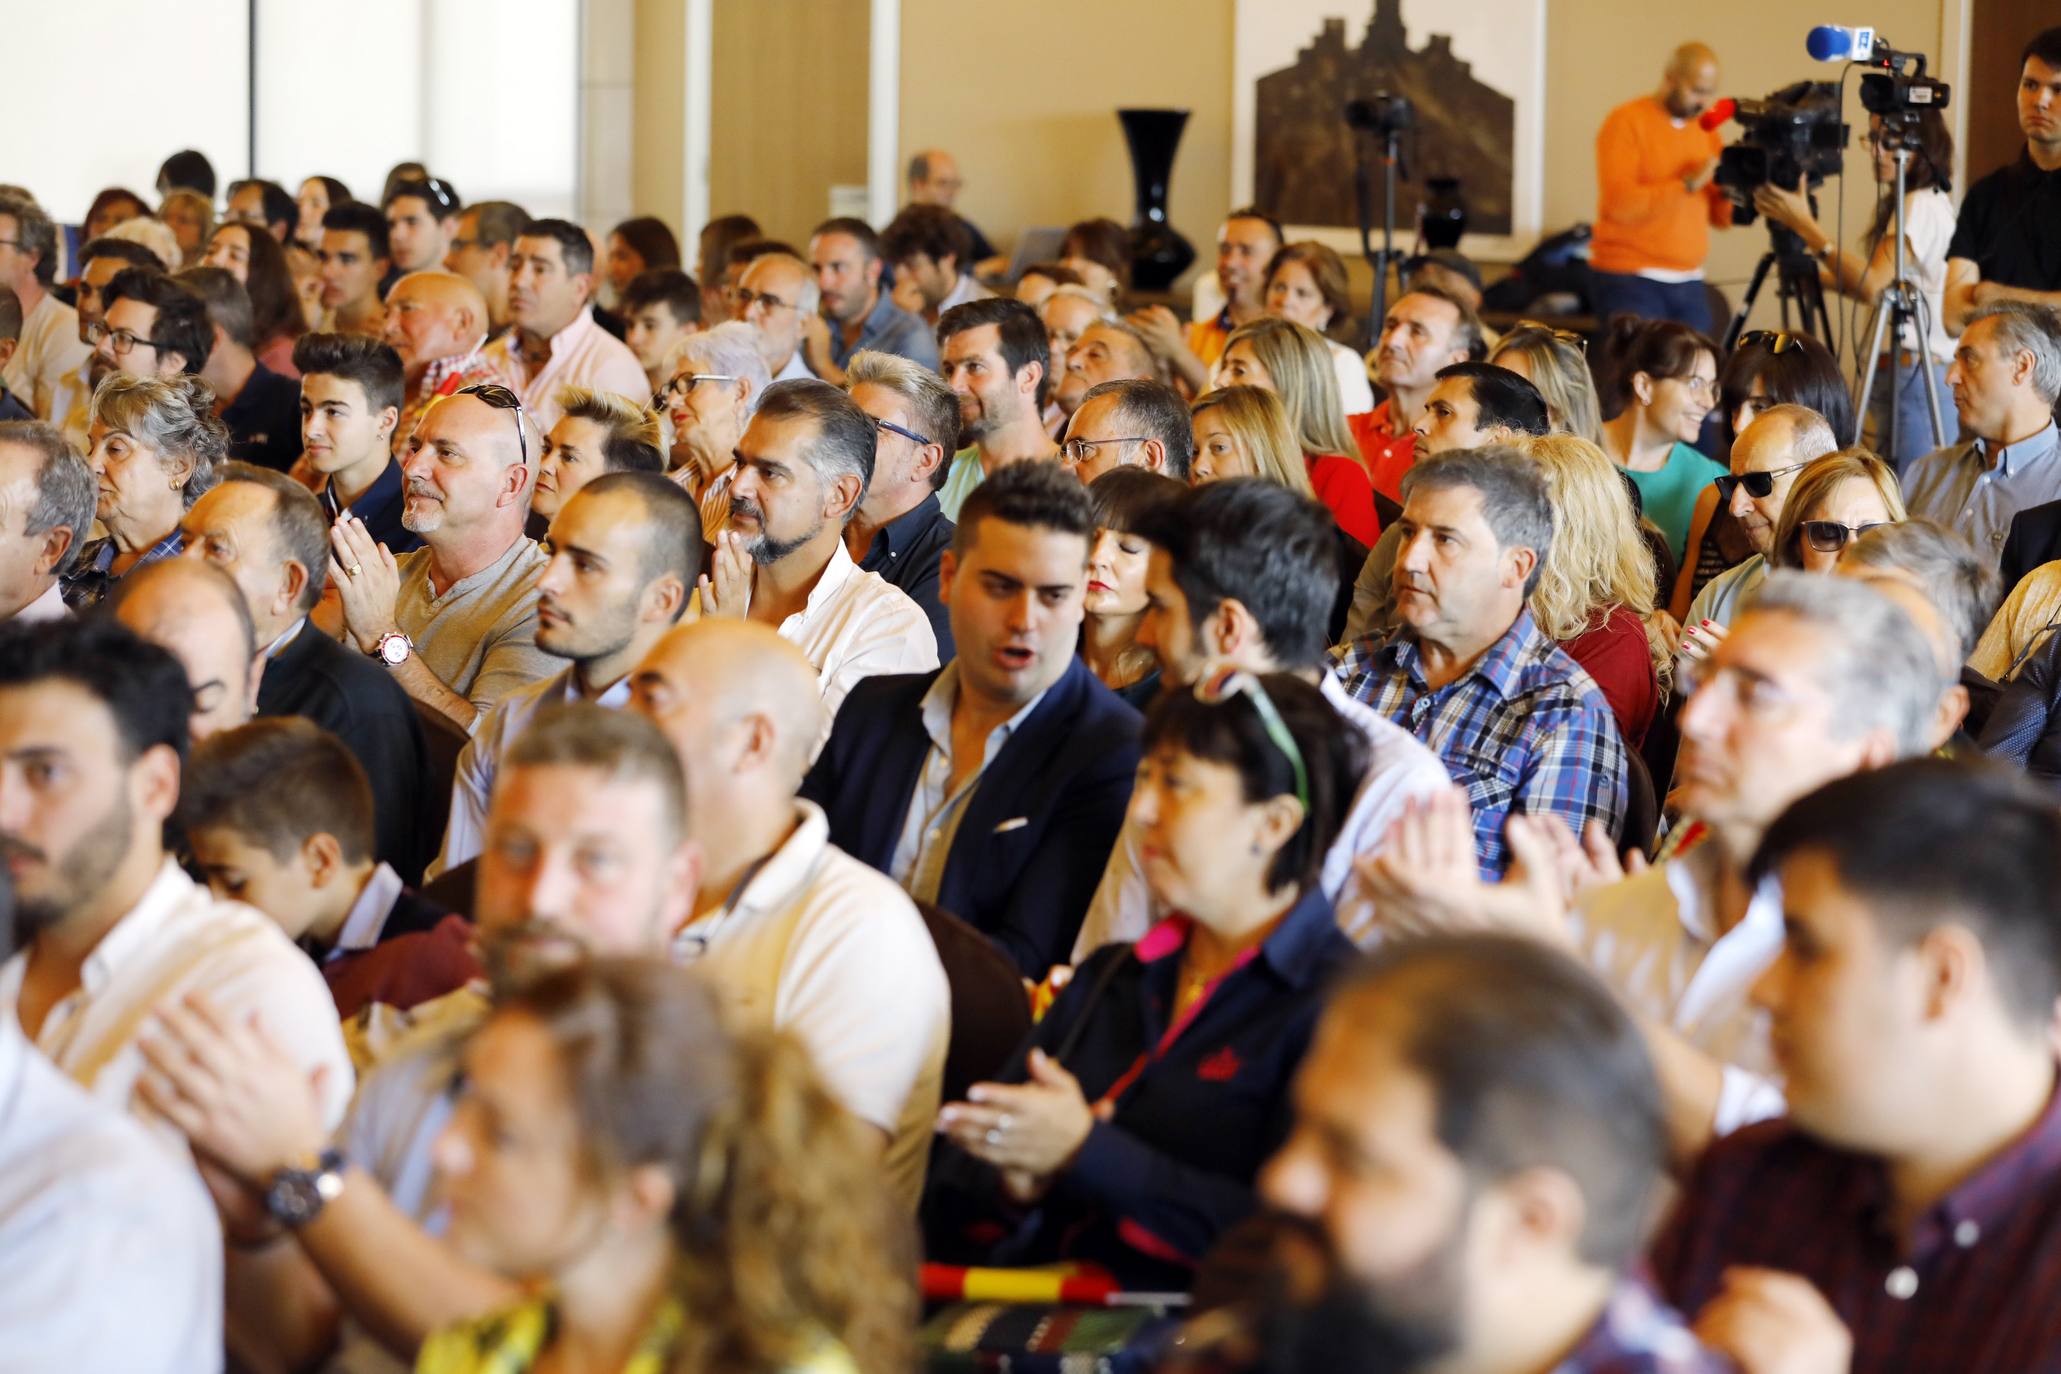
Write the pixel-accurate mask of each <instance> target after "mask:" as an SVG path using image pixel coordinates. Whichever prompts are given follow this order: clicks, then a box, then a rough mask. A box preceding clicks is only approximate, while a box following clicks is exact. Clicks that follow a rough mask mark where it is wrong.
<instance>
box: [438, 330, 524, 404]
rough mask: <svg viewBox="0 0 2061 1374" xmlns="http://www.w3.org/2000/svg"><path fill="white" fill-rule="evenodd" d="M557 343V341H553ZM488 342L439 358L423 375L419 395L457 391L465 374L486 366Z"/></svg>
mask: <svg viewBox="0 0 2061 1374" xmlns="http://www.w3.org/2000/svg"><path fill="white" fill-rule="evenodd" d="M552 342H553V343H556V342H557V340H555V339H554V340H553V341H552ZM485 347H486V340H485V339H481V340H480V341H479V342H478V343H476V344H474V345H473V346H472V348H471V350H470V351H469V352H465V353H454V354H452V355H451V356H450V357H448V358H438V359H437V360H436V361H435V362H433V363H431V364H430V365H429V366H428V367H427V368H425V369H424V370H423V373H422V383H421V386H420V388H419V394H421V395H423V396H448V395H450V394H451V393H452V392H454V391H456V390H457V389H458V387H459V385H460V384H461V383H462V381H463V379H464V377H465V374H466V373H468V372H471V371H472V370H473V369H475V368H480V367H485V366H486V355H485V353H484V352H483V351H482V350H484V349H485Z"/></svg>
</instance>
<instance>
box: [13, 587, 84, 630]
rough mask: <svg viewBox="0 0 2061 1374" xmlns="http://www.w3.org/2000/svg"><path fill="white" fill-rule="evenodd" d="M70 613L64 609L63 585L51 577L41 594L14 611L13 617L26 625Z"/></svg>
mask: <svg viewBox="0 0 2061 1374" xmlns="http://www.w3.org/2000/svg"><path fill="white" fill-rule="evenodd" d="M70 614H71V612H70V611H68V610H66V609H65V604H64V587H63V586H62V584H60V583H59V582H58V580H57V579H56V578H54V577H53V578H51V579H50V585H49V586H47V587H45V588H44V589H43V594H42V595H41V596H39V597H37V598H36V599H35V600H34V601H31V602H30V603H29V604H28V605H26V606H24V607H22V608H21V609H20V610H18V611H16V612H15V613H14V619H15V620H16V621H18V622H20V623H21V624H24V625H28V624H33V623H35V622H39V621H45V620H62V619H64V618H65V617H66V616H68V615H70Z"/></svg>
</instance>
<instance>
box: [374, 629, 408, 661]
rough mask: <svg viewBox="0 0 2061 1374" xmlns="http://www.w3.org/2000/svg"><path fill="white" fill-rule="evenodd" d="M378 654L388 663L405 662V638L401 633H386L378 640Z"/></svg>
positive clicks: (406, 656) (406, 644)
mask: <svg viewBox="0 0 2061 1374" xmlns="http://www.w3.org/2000/svg"><path fill="white" fill-rule="evenodd" d="M379 656H380V657H381V658H382V659H384V660H385V661H386V662H388V663H390V664H398V663H405V662H407V661H408V641H407V639H406V638H405V637H403V636H401V635H388V636H387V637H386V638H385V639H382V640H380V641H379Z"/></svg>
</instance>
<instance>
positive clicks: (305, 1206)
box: [265, 1149, 343, 1231]
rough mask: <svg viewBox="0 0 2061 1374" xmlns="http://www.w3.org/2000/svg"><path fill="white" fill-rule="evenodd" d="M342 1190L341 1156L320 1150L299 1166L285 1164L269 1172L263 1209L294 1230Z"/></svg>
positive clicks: (316, 1213)
mask: <svg viewBox="0 0 2061 1374" xmlns="http://www.w3.org/2000/svg"><path fill="white" fill-rule="evenodd" d="M342 1191H343V1156H342V1155H341V1154H339V1153H338V1152H337V1151H336V1150H334V1149H327V1150H324V1151H323V1152H322V1153H321V1154H318V1155H316V1156H315V1158H314V1159H313V1160H311V1161H309V1163H308V1165H307V1166H306V1167H303V1168H295V1167H292V1166H288V1167H287V1168H284V1169H281V1170H280V1171H279V1172H278V1173H276V1174H274V1175H272V1181H271V1183H269V1184H267V1185H266V1187H265V1211H266V1212H268V1213H270V1214H271V1217H272V1219H273V1220H274V1221H276V1222H278V1223H279V1224H280V1225H281V1226H284V1227H285V1228H286V1229H287V1230H289V1231H297V1230H299V1229H300V1228H301V1227H303V1226H306V1225H307V1224H308V1223H309V1222H311V1221H313V1220H314V1219H315V1218H316V1217H318V1216H320V1215H321V1214H322V1208H323V1207H324V1206H325V1205H327V1204H328V1202H329V1200H330V1199H331V1198H333V1197H335V1196H336V1195H337V1194H338V1193H341V1192H342Z"/></svg>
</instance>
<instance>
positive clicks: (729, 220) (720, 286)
mask: <svg viewBox="0 0 2061 1374" xmlns="http://www.w3.org/2000/svg"><path fill="white" fill-rule="evenodd" d="M762 234H763V231H762V230H761V229H760V228H759V222H758V221H757V220H755V219H753V218H752V217H751V216H750V215H717V216H716V217H715V218H713V219H711V220H710V221H709V222H708V223H707V224H704V225H702V226H701V234H700V236H699V237H698V238H697V239H696V241H695V248H694V253H695V256H694V279H695V280H696V281H698V282H700V283H701V317H702V319H704V320H706V321H708V322H709V323H711V324H714V323H717V322H719V321H722V320H727V319H732V318H734V317H735V310H736V305H737V302H736V298H735V292H736V287H737V278H738V276H739V273H737V272H736V271H734V270H733V268H734V267H735V265H736V262H737V259H738V255H737V249H738V248H739V247H741V246H742V245H744V244H746V243H750V242H752V241H753V240H755V239H758V238H760V237H761V236H762Z"/></svg>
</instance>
